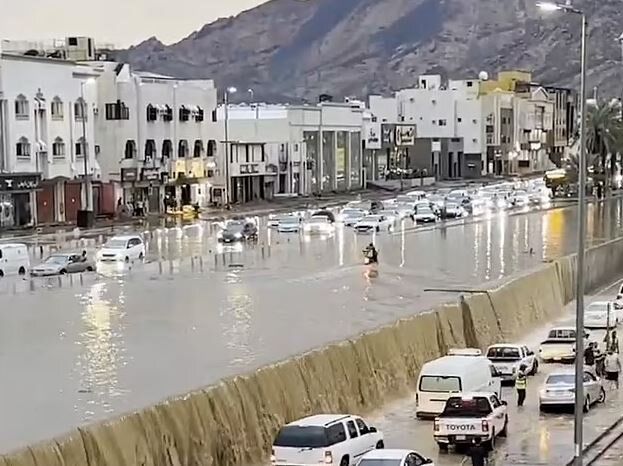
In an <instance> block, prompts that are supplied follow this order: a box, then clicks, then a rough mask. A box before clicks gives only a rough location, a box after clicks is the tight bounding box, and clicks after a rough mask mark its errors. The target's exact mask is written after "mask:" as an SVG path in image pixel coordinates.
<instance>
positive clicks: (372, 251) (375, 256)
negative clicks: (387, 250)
mask: <svg viewBox="0 0 623 466" xmlns="http://www.w3.org/2000/svg"><path fill="white" fill-rule="evenodd" d="M363 254H364V256H365V259H366V262H367V263H368V264H377V263H378V262H379V253H378V251H377V250H376V248H375V247H374V244H373V243H370V244H368V246H367V247H366V248H365V249H364V250H363Z"/></svg>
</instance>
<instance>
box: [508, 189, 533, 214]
mask: <svg viewBox="0 0 623 466" xmlns="http://www.w3.org/2000/svg"><path fill="white" fill-rule="evenodd" d="M511 204H512V205H513V207H517V208H520V209H522V208H525V207H528V206H529V205H530V196H529V195H528V193H527V192H526V191H523V190H519V191H515V192H514V193H513V195H512V201H511Z"/></svg>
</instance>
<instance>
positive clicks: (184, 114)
mask: <svg viewBox="0 0 623 466" xmlns="http://www.w3.org/2000/svg"><path fill="white" fill-rule="evenodd" d="M189 118H190V110H189V109H187V108H186V107H185V106H184V105H182V106H181V107H180V121H188V120H189Z"/></svg>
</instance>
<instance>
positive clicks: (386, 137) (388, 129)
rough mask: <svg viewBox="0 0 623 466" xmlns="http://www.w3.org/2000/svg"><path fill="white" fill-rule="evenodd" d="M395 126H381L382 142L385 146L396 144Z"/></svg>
mask: <svg viewBox="0 0 623 466" xmlns="http://www.w3.org/2000/svg"><path fill="white" fill-rule="evenodd" d="M394 129H395V126H394V125H381V142H382V144H383V145H384V146H391V145H393V144H394Z"/></svg>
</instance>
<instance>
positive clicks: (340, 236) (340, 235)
mask: <svg viewBox="0 0 623 466" xmlns="http://www.w3.org/2000/svg"><path fill="white" fill-rule="evenodd" d="M337 254H338V260H339V264H340V267H341V266H343V265H344V230H343V229H342V228H339V229H338V230H337Z"/></svg>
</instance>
